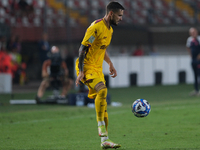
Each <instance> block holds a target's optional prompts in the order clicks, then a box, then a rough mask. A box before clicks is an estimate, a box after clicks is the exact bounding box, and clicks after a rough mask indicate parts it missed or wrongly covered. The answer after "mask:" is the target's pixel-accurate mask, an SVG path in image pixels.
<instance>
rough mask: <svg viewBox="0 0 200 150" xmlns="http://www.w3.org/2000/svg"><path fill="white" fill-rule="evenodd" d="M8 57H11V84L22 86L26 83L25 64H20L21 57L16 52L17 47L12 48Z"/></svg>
mask: <svg viewBox="0 0 200 150" xmlns="http://www.w3.org/2000/svg"><path fill="white" fill-rule="evenodd" d="M9 55H10V57H11V65H12V76H13V83H16V84H21V85H23V84H24V83H25V82H26V72H25V69H26V64H25V63H22V56H21V54H20V53H18V52H17V47H13V49H12V50H11V52H10V53H9Z"/></svg>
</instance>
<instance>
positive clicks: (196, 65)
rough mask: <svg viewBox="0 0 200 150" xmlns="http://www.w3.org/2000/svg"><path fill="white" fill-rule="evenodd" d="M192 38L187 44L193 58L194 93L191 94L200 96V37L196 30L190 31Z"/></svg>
mask: <svg viewBox="0 0 200 150" xmlns="http://www.w3.org/2000/svg"><path fill="white" fill-rule="evenodd" d="M189 34H190V37H188V39H187V42H186V47H187V50H188V52H189V54H190V56H191V60H192V61H191V65H192V70H193V73H194V91H193V92H191V93H190V95H191V96H199V95H200V94H199V85H198V84H199V83H198V78H200V36H199V35H198V31H197V29H196V28H193V27H192V28H190V29H189Z"/></svg>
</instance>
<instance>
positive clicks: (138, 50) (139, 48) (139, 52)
mask: <svg viewBox="0 0 200 150" xmlns="http://www.w3.org/2000/svg"><path fill="white" fill-rule="evenodd" d="M143 55H144V50H143V46H142V44H141V43H137V44H136V49H135V51H134V52H133V54H132V56H143Z"/></svg>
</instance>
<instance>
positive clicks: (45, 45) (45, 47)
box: [38, 33, 50, 64]
mask: <svg viewBox="0 0 200 150" xmlns="http://www.w3.org/2000/svg"><path fill="white" fill-rule="evenodd" d="M38 46H39V53H40V61H41V64H43V62H44V61H45V60H47V59H48V58H49V57H48V53H50V44H49V42H48V35H47V33H43V35H42V39H41V41H39V44H38Z"/></svg>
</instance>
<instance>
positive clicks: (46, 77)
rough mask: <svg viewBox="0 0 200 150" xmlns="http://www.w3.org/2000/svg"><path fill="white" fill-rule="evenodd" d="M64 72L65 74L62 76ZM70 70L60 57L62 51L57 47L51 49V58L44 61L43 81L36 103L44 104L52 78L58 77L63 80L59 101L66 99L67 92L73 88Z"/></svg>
mask: <svg viewBox="0 0 200 150" xmlns="http://www.w3.org/2000/svg"><path fill="white" fill-rule="evenodd" d="M48 68H50V73H49V72H48ZM62 72H63V74H62ZM68 74H69V71H68V68H67V65H66V63H65V61H63V60H62V58H61V56H60V50H59V48H58V47H57V46H53V47H52V48H51V58H50V59H47V60H45V61H44V63H43V65H42V77H43V81H42V82H41V84H40V86H39V89H38V92H37V96H36V98H35V99H36V101H37V103H38V104H40V103H43V101H42V100H41V98H42V96H43V94H44V92H45V90H46V88H47V87H48V86H49V84H50V81H51V80H52V79H51V78H52V76H58V77H60V78H61V80H62V83H63V87H62V93H61V95H60V96H59V99H65V98H66V97H65V96H66V95H67V92H68V91H69V89H70V87H71V82H70V80H69V79H68Z"/></svg>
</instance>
